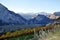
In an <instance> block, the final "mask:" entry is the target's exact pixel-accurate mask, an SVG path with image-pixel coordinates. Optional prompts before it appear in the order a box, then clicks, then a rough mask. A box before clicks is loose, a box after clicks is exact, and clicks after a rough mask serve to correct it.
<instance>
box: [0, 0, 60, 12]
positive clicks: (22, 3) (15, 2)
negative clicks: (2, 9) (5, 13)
mask: <svg viewBox="0 0 60 40" xmlns="http://www.w3.org/2000/svg"><path fill="white" fill-rule="evenodd" d="M0 3H1V4H3V5H4V6H6V7H7V8H8V9H9V10H11V11H14V12H16V13H38V12H47V13H53V12H58V11H60V5H59V4H60V0H4V1H3V0H0Z"/></svg>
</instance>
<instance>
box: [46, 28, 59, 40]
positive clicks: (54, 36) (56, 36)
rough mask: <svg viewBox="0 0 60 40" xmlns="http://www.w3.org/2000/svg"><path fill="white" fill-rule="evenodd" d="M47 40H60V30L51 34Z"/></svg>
mask: <svg viewBox="0 0 60 40" xmlns="http://www.w3.org/2000/svg"><path fill="white" fill-rule="evenodd" d="M46 40H60V29H57V30H56V31H55V32H54V33H49V34H48V35H47V38H46Z"/></svg>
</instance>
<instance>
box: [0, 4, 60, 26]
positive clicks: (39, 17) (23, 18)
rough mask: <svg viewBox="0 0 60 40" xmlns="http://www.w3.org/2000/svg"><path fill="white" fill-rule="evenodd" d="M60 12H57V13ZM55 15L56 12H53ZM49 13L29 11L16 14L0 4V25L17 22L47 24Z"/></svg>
mask: <svg viewBox="0 0 60 40" xmlns="http://www.w3.org/2000/svg"><path fill="white" fill-rule="evenodd" d="M59 13H60V12H58V15H59ZM54 14H55V15H57V12H55V13H54ZM49 16H50V14H48V15H47V13H45V12H41V13H37V14H34V13H29V14H27V15H26V14H17V13H15V12H13V11H10V10H9V9H8V8H6V7H5V6H4V5H2V4H0V25H9V24H19V25H25V24H27V25H29V24H42V25H43V24H45V25H46V24H48V23H50V22H51V19H50V18H49Z"/></svg>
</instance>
